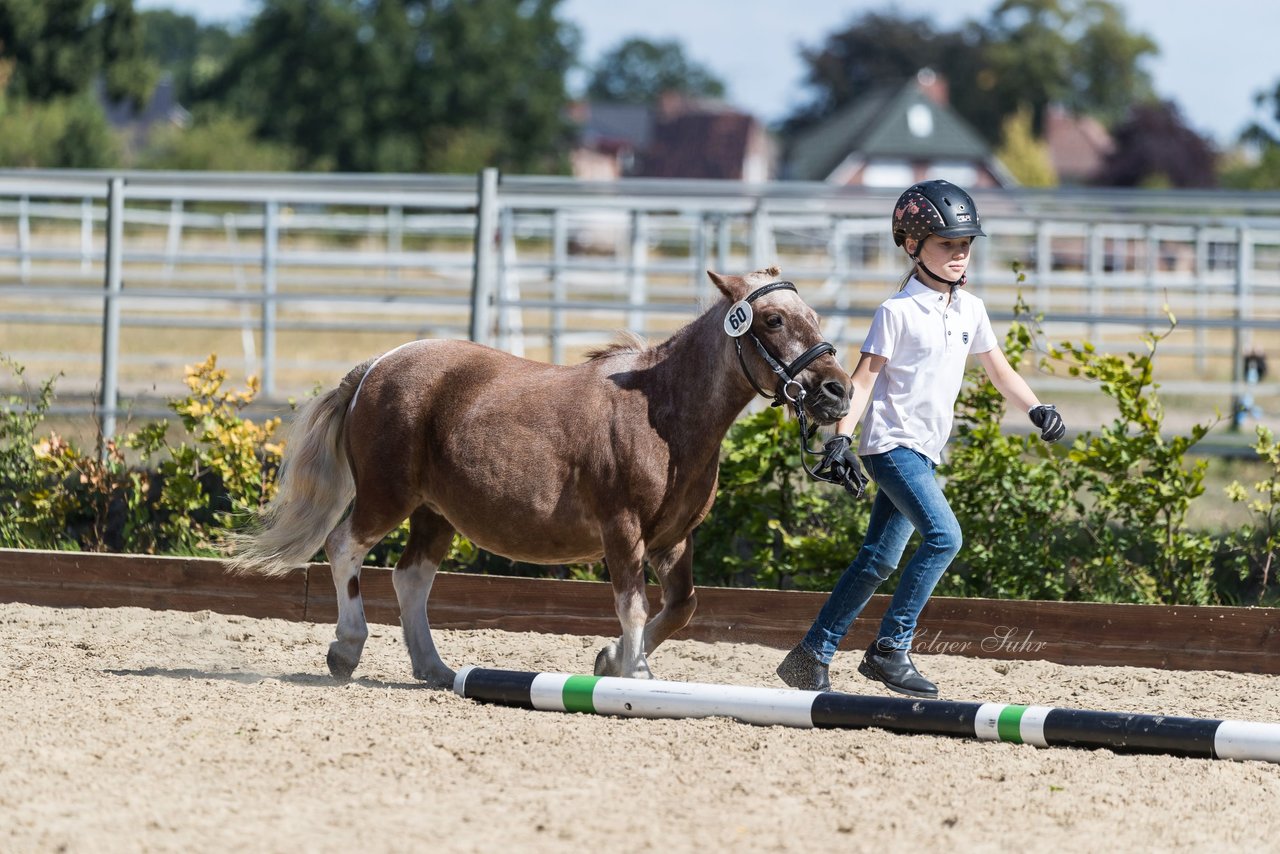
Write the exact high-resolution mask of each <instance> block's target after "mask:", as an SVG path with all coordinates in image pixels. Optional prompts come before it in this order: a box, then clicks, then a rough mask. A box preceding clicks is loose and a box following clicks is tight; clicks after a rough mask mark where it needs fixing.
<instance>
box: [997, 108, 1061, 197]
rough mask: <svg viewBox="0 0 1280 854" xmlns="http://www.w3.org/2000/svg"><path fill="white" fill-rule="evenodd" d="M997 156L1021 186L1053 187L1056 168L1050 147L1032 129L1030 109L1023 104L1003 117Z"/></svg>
mask: <svg viewBox="0 0 1280 854" xmlns="http://www.w3.org/2000/svg"><path fill="white" fill-rule="evenodd" d="M996 157H998V158H999V159H1000V162H1001V163H1003V164H1004V165H1005V168H1006V169H1008V170H1009V171H1010V172H1011V173H1012V174H1013V177H1015V178H1017V179H1018V183H1020V184H1022V186H1024V187H1056V186H1058V172H1057V170H1056V169H1054V168H1053V160H1052V159H1051V158H1050V157H1049V147H1048V146H1047V145H1045V143H1044V141H1043V140H1040V139H1037V138H1036V137H1035V135H1034V133H1033V131H1032V129H1031V110H1030V109H1028V108H1026V107H1023V108H1022V109H1020V110H1018V111H1017V112H1016V113H1014V114H1013V115H1011V116H1008V117H1007V118H1005V120H1004V127H1003V131H1002V133H1001V142H1000V148H999V149H998V150H997V151H996Z"/></svg>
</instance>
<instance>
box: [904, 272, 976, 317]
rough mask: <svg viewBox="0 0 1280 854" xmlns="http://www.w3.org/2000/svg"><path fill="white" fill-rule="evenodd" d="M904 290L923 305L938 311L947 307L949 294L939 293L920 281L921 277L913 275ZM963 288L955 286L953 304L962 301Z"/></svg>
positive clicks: (952, 297) (952, 294) (952, 296)
mask: <svg viewBox="0 0 1280 854" xmlns="http://www.w3.org/2000/svg"><path fill="white" fill-rule="evenodd" d="M903 290H904V291H905V292H906V294H907V296H909V297H913V298H914V299H915V301H916V302H918V303H920V304H921V305H923V306H925V307H927V308H932V309H936V310H937V311H942V310H943V309H945V308H946V307H947V301H946V296H947V295H946V294H944V293H939V292H938V291H935V290H934V289H933V288H931V287H929V286H928V285H926V284H925V283H924V282H922V281H920V279H919V278H917V277H916V276H912V277H911V278H910V279H908V280H907V285H906V287H905V288H903ZM961 290H962V289H961V288H955V289H954V290H953V291H952V293H951V304H952V305H956V304H958V303H959V302H960V300H961ZM938 297H943V299H938Z"/></svg>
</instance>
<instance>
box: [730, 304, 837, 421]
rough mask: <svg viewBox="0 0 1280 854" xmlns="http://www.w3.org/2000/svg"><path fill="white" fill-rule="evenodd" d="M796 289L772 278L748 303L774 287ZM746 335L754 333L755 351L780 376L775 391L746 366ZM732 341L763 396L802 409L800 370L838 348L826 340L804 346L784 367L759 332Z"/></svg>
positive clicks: (739, 362) (802, 392)
mask: <svg viewBox="0 0 1280 854" xmlns="http://www.w3.org/2000/svg"><path fill="white" fill-rule="evenodd" d="M795 289H796V286H795V285H794V284H793V283H791V282H772V283H770V284H768V285H762V286H761V287H758V288H756V289H755V290H754V291H752V292H751V293H750V294H748V295H747V298H746V301H747V302H749V303H750V302H755V301H756V300H757V299H759V298H760V297H762V296H764V295H765V294H770V293H773V292H774V291H794V290H795ZM747 335H750V336H751V341H752V343H753V344H755V345H756V352H757V353H759V354H760V358H762V359H764V363H765V364H766V365H768V366H769V369H770V370H772V371H773V372H774V373H775V374H777V376H778V390H777V391H776V392H774V393H773V394H769V392H767V391H765V390H764V389H762V388H760V384H759V383H757V382H756V378H755V377H753V376H751V371H749V370H747V360H746V359H745V358H744V357H743V355H742V339H743V338H745V337H746V336H747ZM733 343H734V346H735V347H737V348H738V364H739V365H741V366H742V373H743V374H744V375H745V376H746V378H747V381H748V382H749V383H751V387H752V388H754V389H755V390H756V392H757V393H758V394H759V395H760V396H761V397H763V398H767V399H768V400H772V401H773V404H772V405H773V406H782V405H783V404H785V403H788V402H789V403H792V404H795V407H796V409H797V411H799V410H802V409H803V406H802V404H803V402H804V389H803V388H802V387H801V386H800V383H798V382H796V377H797V376H799V374H800V372H801V371H803V370H804V369H805V368H807V367H809V365H810V364H811V363H812V362H813V361H814V360H816V359H820V358H821V357H823V356H825V355H827V354H828V353H830V354H832V355H833V356H834V355H835V352H836V348H835V347H833V346H832V345H831V342H829V341H823V342H822V343H820V344H814V345H813V346H812V347H810V348H809V349H808V350H805V351H804V352H803V353H801V354H800V355H799V356H797V357H796V358H795V359H794V360H792V362H791V364H789V365H786V366H785V367H784V366H783V365H782V363H781V362H779V361H778V360H777V359H775V358H774V357H773V354H772V353H770V352H769V350H768V348H766V347H765V346H764V344H763V343H761V341H760V339H759V338H757V337H756V334H755V333H754V332H751V331H750V330H748V331H747V332H746V333H745V334H743V335H739V336H738V337H737V338H734V339H733ZM792 386H794V387H795V389H796V393H795V394H794V395H792V394H791V393H790V389H791V387H792Z"/></svg>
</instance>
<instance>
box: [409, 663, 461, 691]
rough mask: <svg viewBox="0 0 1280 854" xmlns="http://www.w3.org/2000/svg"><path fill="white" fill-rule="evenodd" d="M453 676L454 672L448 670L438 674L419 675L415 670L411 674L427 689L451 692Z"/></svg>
mask: <svg viewBox="0 0 1280 854" xmlns="http://www.w3.org/2000/svg"><path fill="white" fill-rule="evenodd" d="M454 676H455V674H454V672H453V671H452V670H449V669H448V668H445V669H444V670H443V671H441V672H438V673H420V672H418V671H416V670H415V671H414V672H413V678H414V679H417V680H418V681H419V682H422V683H423V684H424V685H425V686H426V687H428V688H448V689H449V690H453V677H454Z"/></svg>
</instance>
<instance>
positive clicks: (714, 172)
mask: <svg viewBox="0 0 1280 854" xmlns="http://www.w3.org/2000/svg"><path fill="white" fill-rule="evenodd" d="M753 122H754V120H753V119H752V117H751V116H749V115H746V114H745V113H738V112H719V113H684V114H681V115H677V116H672V117H671V118H667V119H663V120H661V121H659V122H658V124H657V126H656V127H655V128H654V131H653V141H652V143H651V144H650V146H649V149H648V150H647V151H645V152H644V155H643V157H642V158H641V163H640V168H639V170H638V172H637V174H639V175H641V176H644V177H647V178H686V177H698V178H723V179H728V180H740V179H741V178H742V167H743V163H744V162H745V160H746V157H747V146H748V144H749V141H750V136H751V128H752V124H753Z"/></svg>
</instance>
